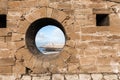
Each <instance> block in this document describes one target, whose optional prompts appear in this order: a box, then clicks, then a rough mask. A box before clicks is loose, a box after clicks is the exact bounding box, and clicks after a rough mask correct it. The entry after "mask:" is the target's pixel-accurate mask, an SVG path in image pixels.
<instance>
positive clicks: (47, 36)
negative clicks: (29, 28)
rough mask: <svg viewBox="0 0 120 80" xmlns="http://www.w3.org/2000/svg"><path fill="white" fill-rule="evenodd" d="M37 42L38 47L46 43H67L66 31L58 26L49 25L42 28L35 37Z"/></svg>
mask: <svg viewBox="0 0 120 80" xmlns="http://www.w3.org/2000/svg"><path fill="white" fill-rule="evenodd" d="M35 43H36V46H37V47H41V46H44V45H46V44H50V43H54V44H62V45H64V44H65V36H64V33H63V32H62V31H61V30H60V29H59V28H58V27H56V26H53V25H48V26H45V27H43V28H41V29H40V30H39V31H38V32H37V35H36V37H35Z"/></svg>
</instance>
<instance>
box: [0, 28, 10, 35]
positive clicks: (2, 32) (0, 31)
mask: <svg viewBox="0 0 120 80" xmlns="http://www.w3.org/2000/svg"><path fill="white" fill-rule="evenodd" d="M7 33H8V32H7V29H6V28H0V36H6V35H7Z"/></svg>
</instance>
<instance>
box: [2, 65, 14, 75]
mask: <svg viewBox="0 0 120 80" xmlns="http://www.w3.org/2000/svg"><path fill="white" fill-rule="evenodd" d="M11 73H12V66H0V74H11Z"/></svg>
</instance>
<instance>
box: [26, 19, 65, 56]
mask: <svg viewBox="0 0 120 80" xmlns="http://www.w3.org/2000/svg"><path fill="white" fill-rule="evenodd" d="M65 42H66V34H65V30H64V27H63V26H62V25H61V23H59V22H58V21H57V20H55V19H52V18H41V19H38V20H36V21H34V22H33V23H31V25H30V26H29V28H28V30H27V32H26V45H27V48H28V49H29V50H30V52H32V53H33V54H36V55H52V54H53V55H54V54H58V53H60V52H61V51H62V50H63V48H64V45H65Z"/></svg>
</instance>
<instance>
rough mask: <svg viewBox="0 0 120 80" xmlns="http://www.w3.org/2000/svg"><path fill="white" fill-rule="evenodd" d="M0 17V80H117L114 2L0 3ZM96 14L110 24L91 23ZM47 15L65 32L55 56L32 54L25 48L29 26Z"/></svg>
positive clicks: (119, 20) (118, 30) (119, 31)
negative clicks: (3, 19) (2, 18)
mask: <svg viewBox="0 0 120 80" xmlns="http://www.w3.org/2000/svg"><path fill="white" fill-rule="evenodd" d="M0 14H6V15H7V27H6V28H0V74H1V76H0V79H1V80H120V78H119V72H120V1H119V0H0ZM98 14H107V15H108V17H109V21H108V22H109V25H103V26H98V25H96V22H97V19H96V16H97V15H98ZM46 17H47V18H52V19H55V20H57V21H59V22H60V23H61V24H62V25H63V27H64V29H65V34H66V44H65V47H64V48H63V51H62V52H61V53H60V54H59V55H57V56H52V55H49V56H46V55H43V56H38V55H34V53H32V52H30V51H29V47H28V46H27V44H26V42H27V41H26V40H27V39H26V32H27V30H28V28H29V26H30V25H31V23H33V22H34V21H36V20H38V19H41V18H46ZM0 27H1V26H0ZM33 50H34V48H33ZM46 73H49V74H46ZM95 76H96V77H95ZM17 78H18V79H17ZM59 78H60V79H59Z"/></svg>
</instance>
